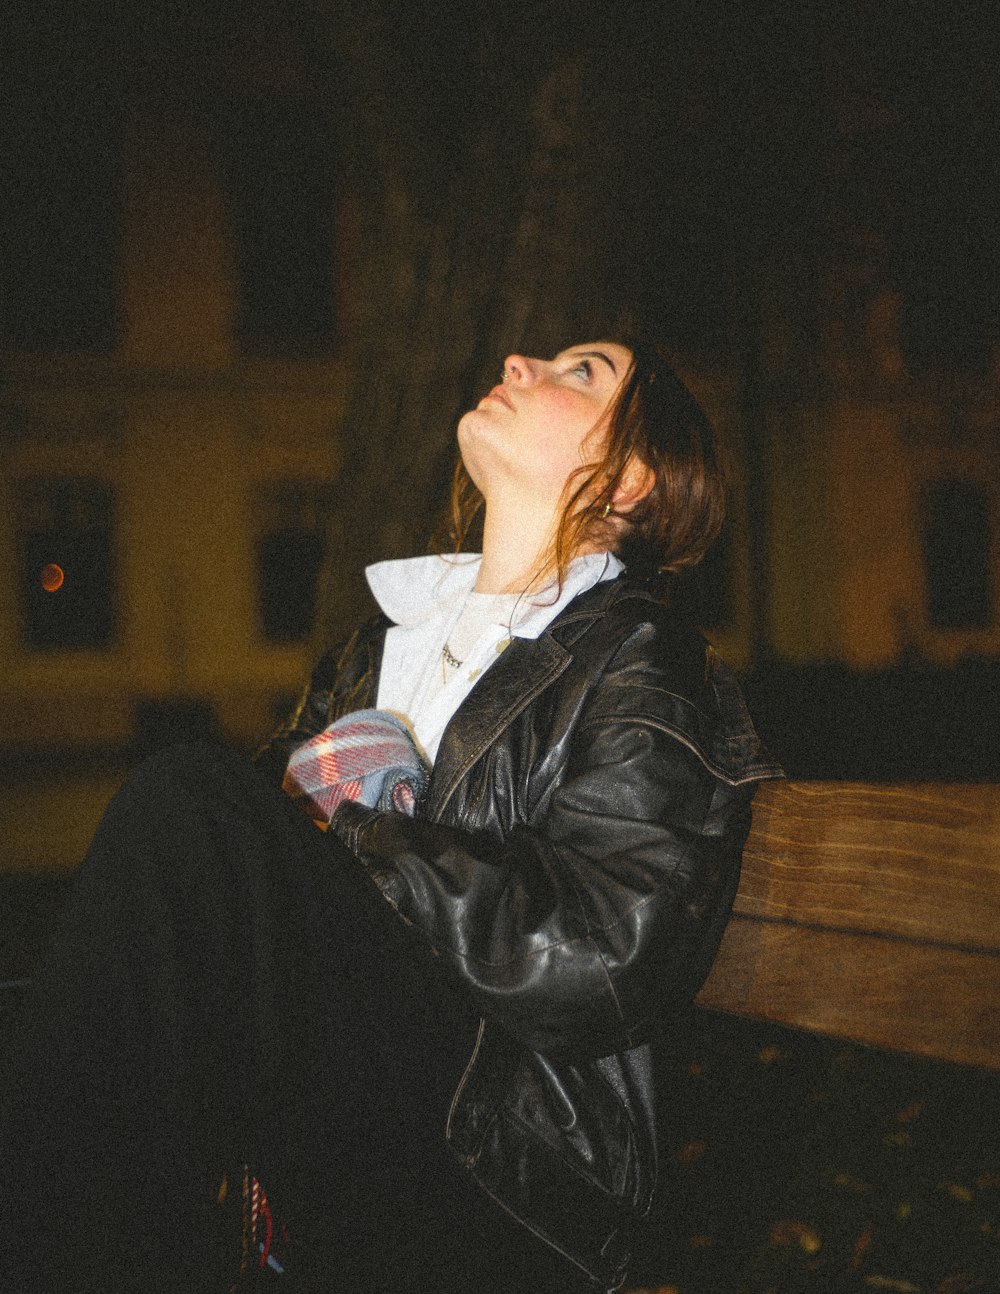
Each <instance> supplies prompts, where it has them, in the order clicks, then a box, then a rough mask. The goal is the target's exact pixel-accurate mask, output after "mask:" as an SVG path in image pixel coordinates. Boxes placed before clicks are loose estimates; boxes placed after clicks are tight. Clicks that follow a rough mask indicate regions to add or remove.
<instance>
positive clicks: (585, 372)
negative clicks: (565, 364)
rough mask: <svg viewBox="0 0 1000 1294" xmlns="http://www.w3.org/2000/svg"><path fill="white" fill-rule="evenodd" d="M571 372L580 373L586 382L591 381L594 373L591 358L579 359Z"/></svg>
mask: <svg viewBox="0 0 1000 1294" xmlns="http://www.w3.org/2000/svg"><path fill="white" fill-rule="evenodd" d="M570 372H571V373H579V375H580V376H581V377H582V378H583V380H584V381H585V382H589V381H590V379H591V378H592V377H593V375H594V369H593V366H592V364H591V362H590V360H589V359H581V360H577V362H576V363H575V364H574V365H573V367H572V368H571V369H570Z"/></svg>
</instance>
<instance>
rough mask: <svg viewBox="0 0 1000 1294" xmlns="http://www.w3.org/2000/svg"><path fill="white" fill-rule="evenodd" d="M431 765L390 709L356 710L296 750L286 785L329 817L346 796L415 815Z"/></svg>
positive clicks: (310, 808)
mask: <svg viewBox="0 0 1000 1294" xmlns="http://www.w3.org/2000/svg"><path fill="white" fill-rule="evenodd" d="M428 772H429V770H428V768H427V766H426V764H425V763H424V761H423V760H422V759H421V758H420V755H419V754H418V752H417V748H416V747H415V746H414V744H413V739H412V738H411V736H410V733H409V730H408V729H407V727H406V725H405V724H404V723H403V722H402V721H401V720H400V719H397V718H396V717H395V716H394V715H391V714H388V713H387V712H386V711H385V710H355V711H353V712H352V713H351V714H345V715H344V716H343V717H342V718H340V719H338V720H337V721H336V722H335V723H331V724H330V726H329V727H328V728H324V729H323V731H322V732H321V733H319V734H318V735H317V736H315V737H311V738H310V739H309V740H308V741H306V742H303V744H302V745H301V746H298V747H296V749H295V750H294V751H293V752H292V757H291V759H290V760H289V761H288V768H287V769H286V771H285V777H284V780H283V781H282V783H281V789H282V790H283V791H285V792H286V793H287V794H288V795H290V796H291V797H292V799H294V800H296V801H297V802H298V803H299V805H300V806H301V808H302V809H303V810H304V811H305V812H306V813H308V814H309V816H310V817H311V818H322V819H324V820H326V821H329V819H330V818H331V817H332V816H333V811H334V809H336V807H337V805H338V804H340V802H341V801H342V800H357V801H358V803H359V804H365V805H367V806H368V807H369V808H371V809H380V810H382V811H384V812H389V811H391V810H393V809H394V810H396V811H397V812H398V813H405V814H407V815H408V816H410V817H412V816H413V814H414V812H415V811H416V807H417V801H418V800H419V799H420V796H421V795H422V794H423V790H424V787H425V785H426V783H427V776H428Z"/></svg>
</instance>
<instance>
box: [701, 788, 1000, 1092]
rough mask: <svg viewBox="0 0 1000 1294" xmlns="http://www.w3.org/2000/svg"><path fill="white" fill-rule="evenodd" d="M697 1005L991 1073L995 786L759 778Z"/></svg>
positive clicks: (997, 1043) (999, 820)
mask: <svg viewBox="0 0 1000 1294" xmlns="http://www.w3.org/2000/svg"><path fill="white" fill-rule="evenodd" d="M698 1000H699V1002H701V1003H702V1004H703V1005H705V1006H711V1007H718V1008H721V1009H723V1010H726V1011H732V1012H735V1013H737V1014H740V1015H747V1016H754V1017H757V1018H760V1019H767V1020H774V1021H778V1022H780V1023H782V1024H788V1025H795V1026H800V1027H803V1028H807V1029H813V1030H817V1031H819V1032H822V1033H826V1034H833V1035H839V1036H843V1037H845V1038H853V1039H857V1040H858V1041H861V1042H866V1043H871V1044H874V1045H876V1046H881V1047H890V1048H895V1049H898V1050H902V1051H911V1052H915V1053H919V1054H921V1055H925V1056H931V1057H936V1058H938V1059H942V1060H949V1061H957V1062H960V1063H964V1064H971V1065H979V1066H984V1067H986V1068H991V1069H1000V787H998V786H994V785H965V784H962V785H951V784H948V785H945V784H913V785H890V786H880V785H870V784H866V783H854V782H775V783H768V784H765V785H764V786H762V787H761V789H760V791H759V792H758V794H757V798H756V799H755V801H754V821H753V829H752V831H751V833H750V839H749V840H748V842H747V847H746V850H745V852H744V858H743V876H742V879H741V882H740V889H739V894H738V896H737V900H736V905H735V908H734V912H733V917H732V919H731V921H730V923H729V926H728V928H727V930H726V934H725V938H724V939H723V943H722V948H721V949H720V952H719V957H718V960H717V961H716V963H715V966H714V967H713V969H712V973H711V975H710V977H709V979H708V982H707V983H706V984H705V986H704V988H703V989H702V991H701V993H700V994H699V998H698Z"/></svg>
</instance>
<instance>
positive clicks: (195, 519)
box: [0, 98, 347, 752]
mask: <svg viewBox="0 0 1000 1294" xmlns="http://www.w3.org/2000/svg"><path fill="white" fill-rule="evenodd" d="M280 102H282V103H284V104H285V106H286V107H287V104H288V102H289V100H288V99H287V98H286V99H284V100H280ZM290 102H292V105H293V107H294V99H292V100H291V101H290ZM255 107H256V109H257V110H258V111H259V110H260V105H259V104H257V105H254V104H252V103H251V104H249V105H246V104H244V109H245V112H244V120H243V121H242V122H238V123H237V126H240V125H242V126H243V130H242V132H241V131H240V130H238V129H236V130H234V129H233V128H232V123H229V125H230V129H229V130H228V131H227V132H226V133H222V132H218V131H215V132H212V131H210V130H208V129H207V128H206V126H205V124H204V123H203V122H202V123H200V122H199V121H198V119H197V117H195V116H193V115H191V114H186V113H183V112H181V113H174V114H171V113H170V112H164V111H163V109H162V105H160V107H159V109H158V110H157V111H156V112H155V113H149V114H146V115H144V114H143V113H141V112H135V113H132V114H131V119H130V124H129V127H128V137H127V139H126V140H125V141H124V142H123V148H122V156H123V157H124V168H123V176H122V180H121V185H120V188H118V189H116V192H120V193H121V194H122V195H123V201H122V205H121V207H120V209H119V210H116V211H115V212H114V213H112V217H111V218H110V219H107V218H106V219H105V221H104V223H105V224H107V223H111V224H112V225H113V226H114V227H115V229H116V230H117V233H118V235H119V237H117V238H116V239H112V240H110V241H111V242H112V243H113V246H112V247H110V249H109V250H108V251H107V253H106V254H105V255H103V257H102V254H101V248H100V245H99V244H96V245H95V239H94V237H93V236H92V235H93V233H94V226H99V225H101V223H102V222H101V221H100V220H98V221H93V222H91V225H88V220H87V202H86V201H85V200H84V199H89V200H90V202H91V205H92V204H93V202H94V201H95V198H94V194H93V186H94V185H95V184H100V183H101V182H102V181H104V182H106V183H107V184H108V186H109V187H112V186H113V183H114V180H115V177H114V176H111V175H108V174H103V175H102V172H101V168H100V166H99V165H98V164H97V162H99V160H100V159H97V162H95V159H94V158H90V159H89V162H88V165H87V167H86V175H85V176H83V177H82V179H81V188H80V193H81V195H82V197H81V201H80V210H78V211H71V210H64V211H62V212H59V213H57V217H56V218H55V219H52V220H50V222H49V227H48V228H45V227H43V228H42V229H41V230H40V231H39V229H38V227H37V226H38V224H39V223H41V224H42V225H43V226H44V225H45V221H46V218H47V213H46V207H47V203H46V192H45V176H44V175H43V176H41V177H39V175H37V174H33V173H32V172H31V168H30V166H29V167H27V168H26V171H25V175H26V177H27V178H26V186H27V188H28V190H29V191H28V192H27V193H26V194H25V198H26V202H25V210H26V211H27V212H28V213H29V217H30V221H31V222H32V223H31V226H30V227H27V228H23V229H21V230H20V231H19V233H20V243H21V247H20V249H19V250H20V251H21V253H22V256H23V260H22V261H21V263H20V264H21V269H20V274H19V275H18V274H15V275H14V276H13V280H11V279H10V278H8V295H7V301H6V309H5V312H4V313H5V319H4V324H5V342H6V345H5V354H4V355H3V359H2V387H0V482H2V484H0V488H2V498H3V503H2V507H0V553H2V558H0V654H2V660H3V668H2V671H0V714H2V723H0V748H2V749H3V750H6V751H7V752H10V751H15V750H38V749H41V750H47V749H53V750H55V749H64V750H65V749H81V748H88V749H97V750H100V749H115V748H127V747H131V746H132V745H133V743H134V742H135V740H136V738H137V736H139V737H142V732H141V730H142V729H143V728H146V729H150V730H155V729H157V728H158V727H159V728H163V727H164V726H166V727H168V728H169V726H170V724H171V723H173V725H174V727H175V729H176V730H177V731H178V732H182V731H188V732H190V731H197V730H205V731H211V730H212V729H215V730H217V731H218V732H220V733H221V734H222V735H224V736H225V737H228V738H231V739H234V740H237V741H240V742H249V741H252V740H254V739H256V738H257V737H259V735H260V734H261V733H262V732H265V731H267V728H268V725H269V724H271V723H272V722H273V716H274V713H275V710H276V708H280V705H281V701H282V699H284V698H287V695H288V694H289V693H290V692H291V691H292V690H293V689H294V688H296V687H297V685H298V683H299V680H300V679H301V677H302V675H303V673H304V671H305V670H306V668H307V663H308V649H307V647H306V645H305V644H306V639H307V638H308V635H309V632H310V630H311V628H312V622H313V614H314V603H315V594H316V577H317V574H318V570H319V566H320V564H321V562H322V559H323V549H324V531H323V522H324V517H325V515H326V514H327V512H328V509H329V506H330V501H331V492H332V488H333V483H334V481H335V478H336V473H337V466H338V461H339V457H340V454H341V452H342V436H341V430H342V421H343V415H344V401H345V391H346V383H347V373H346V371H345V367H344V361H343V359H342V358H341V355H340V351H341V348H340V345H339V339H340V337H341V336H342V333H343V329H344V326H345V319H344V312H345V309H346V306H345V301H344V293H343V287H342V284H341V283H340V281H339V280H338V277H337V271H338V266H339V265H340V264H342V261H343V251H342V248H341V246H340V236H341V233H342V220H341V214H342V209H341V207H340V206H339V204H338V203H337V201H336V197H335V195H334V193H333V190H332V188H331V179H330V178H329V168H327V170H326V171H324V170H323V169H321V168H320V167H319V166H318V165H317V164H316V163H317V162H318V160H319V159H318V158H317V157H316V156H310V155H309V154H308V149H307V148H306V147H305V145H304V144H303V139H304V140H305V141H306V143H308V140H309V131H308V129H307V130H305V132H303V131H301V130H300V126H301V125H302V122H301V116H302V113H301V112H300V113H299V114H298V116H297V115H296V113H295V112H294V111H287V112H286V118H287V119H286V120H285V121H283V122H282V121H279V122H278V125H277V128H275V126H274V122H273V120H272V123H271V126H272V128H271V129H270V130H268V131H266V132H258V131H256V130H255V122H254V120H253V110H254V108H255ZM273 116H274V114H273V113H272V118H273ZM89 138H90V141H91V152H92V153H93V151H94V146H93V132H91V134H90V137H89ZM220 138H223V139H228V141H229V142H230V144H231V147H230V149H229V153H230V156H228V157H227V156H226V155H225V150H223V149H220V147H219V139H220ZM265 146H267V147H269V148H270V149H271V152H272V154H273V153H274V152H275V150H280V149H284V156H283V157H282V156H281V155H280V153H279V155H278V156H269V157H268V156H260V155H256V154H259V153H260V150H261V149H262V148H264V147H265ZM255 149H256V154H255V151H254V150H255ZM255 172H256V173H257V174H259V176H260V177H261V178H260V179H259V180H258V181H255V183H251V182H250V177H251V176H252V175H254V173H255ZM314 173H315V174H314ZM324 176H325V177H326V178H324ZM32 185H34V187H33V188H32ZM70 188H71V189H72V186H71V185H70ZM97 200H100V195H97ZM107 200H110V199H107ZM106 215H107V213H105V216H106ZM74 243H75V245H74ZM11 281H13V287H10V283H11ZM81 301H82V302H83V304H82V305H81ZM292 356H294V358H293V357H292ZM147 736H149V737H150V739H151V740H154V741H155V739H156V733H155V731H150V732H149V733H147Z"/></svg>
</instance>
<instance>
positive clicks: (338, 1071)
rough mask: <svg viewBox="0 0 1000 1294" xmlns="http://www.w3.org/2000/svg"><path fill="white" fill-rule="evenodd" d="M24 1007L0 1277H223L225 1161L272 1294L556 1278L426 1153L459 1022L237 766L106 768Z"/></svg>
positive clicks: (557, 1286) (3, 1170)
mask: <svg viewBox="0 0 1000 1294" xmlns="http://www.w3.org/2000/svg"><path fill="white" fill-rule="evenodd" d="M32 999H33V1000H32V1003H31V1009H30V1012H29V1019H28V1022H27V1025H26V1036H25V1038H24V1040H23V1041H22V1043H21V1045H20V1051H21V1059H20V1064H19V1072H18V1077H17V1079H16V1081H15V1083H14V1084H13V1091H12V1094H11V1098H10V1103H9V1110H8V1114H7V1117H6V1118H5V1120H4V1128H3V1145H2V1154H3V1158H2V1159H0V1164H2V1165H3V1166H2V1167H0V1177H2V1189H3V1195H2V1196H0V1207H2V1209H3V1212H2V1214H0V1216H2V1218H3V1221H4V1230H5V1233H6V1235H7V1237H12V1238H13V1245H14V1250H13V1259H12V1260H11V1262H10V1263H8V1264H5V1266H6V1268H7V1270H8V1271H10V1272H11V1275H12V1278H13V1285H12V1286H11V1288H14V1287H16V1288H19V1289H22V1288H23V1289H25V1290H34V1289H37V1290H39V1291H45V1294H71V1292H72V1294H75V1292H76V1291H78V1290H79V1291H84V1290H91V1289H93V1290H97V1289H100V1290H108V1291H110V1290H114V1291H116V1294H117V1292H118V1291H125V1290H132V1289H134V1290H137V1291H138V1290H142V1291H159V1290H162V1291H164V1292H166V1291H170V1292H171V1294H179V1292H180V1291H184V1292H185V1294H188V1292H191V1294H194V1292H195V1291H200V1290H205V1291H209V1290H211V1291H221V1290H224V1289H228V1288H229V1285H230V1284H231V1283H232V1280H233V1278H234V1274H235V1271H236V1268H237V1266H238V1262H239V1234H240V1229H241V1228H240V1226H239V1215H240V1209H239V1202H238V1184H239V1175H240V1171H241V1166H242V1165H243V1164H244V1163H249V1164H250V1165H251V1167H252V1168H253V1169H254V1170H255V1172H256V1173H257V1175H258V1176H259V1177H260V1178H261V1180H262V1181H263V1183H264V1185H265V1187H266V1189H267V1190H268V1192H269V1195H270V1199H271V1202H272V1205H273V1208H274V1211H275V1212H276V1214H277V1215H278V1216H279V1217H281V1218H283V1219H284V1220H285V1221H286V1223H287V1225H288V1228H289V1231H290V1252H289V1261H288V1264H287V1268H286V1275H285V1276H282V1277H279V1278H277V1280H276V1282H275V1283H276V1285H277V1286H278V1287H279V1288H280V1287H284V1288H286V1289H288V1290H289V1291H296V1292H298V1291H312V1290H316V1291H319V1290H322V1291H324V1294H333V1291H335V1290H341V1289H342V1290H344V1291H348V1290H350V1291H362V1292H363V1291H368V1290H371V1291H375V1290H379V1291H383V1290H384V1291H386V1292H387V1294H389V1292H395V1291H398V1290H404V1289H412V1290H421V1291H426V1290H438V1291H448V1290H455V1291H457V1290H459V1289H463V1290H471V1289H474V1290H477V1291H480V1292H483V1291H488V1290H495V1291H503V1294H508V1292H509V1294H519V1292H520V1291H525V1294H526V1292H527V1291H528V1290H530V1291H532V1294H536V1292H537V1291H539V1290H544V1289H548V1290H560V1291H562V1290H572V1289H574V1288H576V1285H577V1279H576V1276H575V1274H574V1271H573V1269H572V1268H570V1267H569V1266H568V1265H567V1264H565V1263H563V1262H562V1260H560V1259H558V1257H556V1256H554V1255H551V1254H550V1253H549V1251H548V1250H547V1249H546V1248H545V1247H544V1246H542V1245H540V1244H539V1243H538V1242H536V1241H535V1240H534V1239H533V1238H532V1237H531V1236H530V1234H529V1233H528V1232H527V1231H525V1230H524V1229H523V1228H521V1227H519V1226H518V1225H516V1224H514V1223H512V1222H510V1221H509V1220H508V1219H506V1218H505V1216H504V1215H503V1214H502V1213H501V1212H500V1211H499V1209H498V1208H497V1207H496V1206H495V1205H493V1204H492V1203H491V1202H490V1201H489V1200H488V1199H487V1198H486V1197H485V1196H483V1195H482V1193H481V1192H480V1191H479V1190H478V1188H477V1187H476V1186H475V1184H474V1183H472V1182H471V1181H470V1180H469V1179H468V1178H467V1176H466V1174H465V1173H464V1171H463V1170H462V1169H461V1168H460V1167H459V1166H458V1165H457V1164H456V1163H455V1162H454V1161H453V1160H452V1159H451V1157H450V1154H449V1152H448V1150H447V1148H446V1146H445V1142H444V1125H445V1120H446V1117H447V1110H448V1105H449V1102H450V1100H451V1097H452V1094H453V1092H454V1089H455V1087H456V1085H457V1083H458V1080H459V1077H460V1074H461V1071H462V1068H463V1066H464V1064H465V1063H466V1061H467V1059H468V1056H469V1054H470V1052H471V1049H472V1044H473V1039H474V1035H475V1029H476V1023H477V1021H476V1015H475V1012H474V1011H473V1010H472V1009H471V1006H470V1005H469V1004H468V1003H466V1002H465V1001H464V1000H463V998H462V996H461V995H460V993H459V992H458V991H457V990H456V989H454V988H453V987H451V986H449V985H448V984H446V983H445V982H444V981H443V979H442V978H441V975H440V972H439V971H438V969H437V968H436V966H435V963H434V960H433V958H432V957H431V956H430V955H429V954H428V953H427V952H426V950H425V948H424V946H423V945H422V944H421V943H420V942H419V940H418V939H417V938H416V937H415V936H414V935H413V934H412V933H411V932H410V931H409V930H408V929H407V928H406V927H405V926H404V925H403V924H402V923H401V922H400V921H399V920H398V919H397V918H396V917H395V915H394V914H393V912H392V911H391V909H390V908H389V907H388V905H386V904H385V902H384V901H383V900H382V899H381V897H380V896H379V894H378V892H377V891H376V890H375V888H374V887H373V886H372V885H371V883H370V882H369V881H368V879H367V878H366V877H365V876H364V875H363V874H362V872H361V870H360V869H359V868H358V867H357V865H356V863H355V862H354V860H352V859H351V858H350V856H349V855H347V854H346V853H345V852H344V851H343V849H342V847H341V846H340V845H339V844H338V842H336V841H335V840H334V839H332V838H330V837H327V836H325V835H324V834H323V833H321V832H319V831H318V830H317V829H316V828H315V827H314V826H313V825H312V824H311V823H310V822H309V821H308V819H306V818H305V817H304V816H303V815H302V814H301V812H300V811H299V810H298V809H296V808H295V807H294V806H293V805H292V804H291V803H290V801H288V800H287V798H286V797H285V796H283V795H282V793H281V792H280V791H279V790H278V789H276V788H275V787H273V786H271V785H270V784H269V783H268V782H267V781H265V779H264V778H263V777H262V776H261V775H260V774H259V773H258V772H257V771H256V770H255V769H254V768H253V767H252V766H251V765H250V764H249V763H248V762H247V761H246V760H245V759H243V758H242V757H240V756H238V755H236V754H234V753H232V752H227V751H224V750H221V749H216V748H213V747H207V746H205V747H202V746H185V747H178V748H176V749H174V750H171V751H168V752H166V753H164V754H162V755H159V756H156V757H154V758H153V759H151V760H149V761H148V762H147V763H145V764H144V765H143V766H142V767H141V768H140V769H138V770H137V771H136V772H135V773H134V774H133V775H132V776H131V777H130V778H129V779H128V780H127V781H126V782H125V784H124V785H123V787H122V788H121V790H120V791H119V792H118V794H117V795H116V797H115V799H114V800H113V801H112V803H111V805H110V806H109V808H108V811H107V813H106V815H105V817H104V820H103V822H102V824H101V826H100V828H99V830H98V832H97V835H96V837H95V839H94V842H93V845H92V847H91V849H90V852H89V854H88V857H87V859H86V861H85V863H84V865H83V867H82V868H81V871H80V874H79V878H78V882H77V885H76V887H75V891H74V896H73V899H72V902H71V903H70V906H69V909H68V911H67V912H66V914H65V916H64V919H63V922H62V926H61V928H60V931H59V934H58V936H57V938H56V941H55V944H54V948H53V951H52V954H51V956H50V957H49V959H48V961H47V963H46V965H45V966H44V968H43V970H42V971H41V972H40V974H39V976H38V978H37V981H36V984H35V987H34V991H33V995H32ZM223 1175H226V1176H227V1178H228V1180H229V1182H230V1183H232V1185H233V1187H234V1189H233V1191H232V1193H231V1196H230V1201H231V1202H230V1204H229V1205H228V1206H227V1205H219V1204H218V1203H217V1197H218V1191H219V1185H220V1182H221V1180H222V1177H223Z"/></svg>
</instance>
